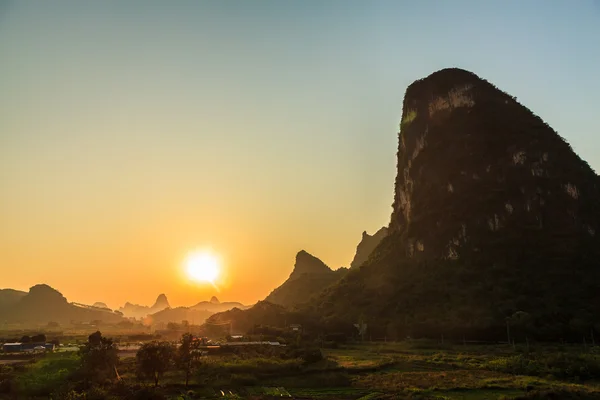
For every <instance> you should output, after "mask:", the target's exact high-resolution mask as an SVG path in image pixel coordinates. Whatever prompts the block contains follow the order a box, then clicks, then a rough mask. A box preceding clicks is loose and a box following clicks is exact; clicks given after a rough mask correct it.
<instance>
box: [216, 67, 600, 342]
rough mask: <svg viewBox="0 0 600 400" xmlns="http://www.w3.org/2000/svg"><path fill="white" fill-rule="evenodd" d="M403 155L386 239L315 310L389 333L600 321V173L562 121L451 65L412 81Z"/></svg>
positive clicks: (575, 331) (542, 329) (316, 314)
mask: <svg viewBox="0 0 600 400" xmlns="http://www.w3.org/2000/svg"><path fill="white" fill-rule="evenodd" d="M397 157H398V163H397V169H398V171H397V177H396V181H395V196H394V202H393V211H392V215H391V221H390V224H389V227H388V229H387V233H386V235H385V237H384V238H383V239H382V240H381V242H380V243H379V244H378V245H377V247H376V248H375V249H374V251H373V252H372V253H371V255H370V256H369V257H368V259H367V260H366V261H364V262H359V264H362V266H361V268H352V269H350V271H349V272H348V273H347V274H345V276H344V277H342V278H341V279H340V280H339V281H338V282H337V283H334V284H333V285H331V286H329V287H327V288H325V289H324V290H323V291H322V292H321V293H320V294H319V295H318V296H317V297H316V298H315V299H313V300H312V301H310V303H309V304H308V305H305V306H303V308H302V309H303V310H304V311H303V312H305V313H306V314H307V315H311V316H312V317H313V318H319V319H321V320H322V321H323V322H324V323H326V324H327V323H333V322H332V321H337V322H339V323H340V324H338V325H337V326H341V324H342V323H345V324H349V326H351V323H352V322H356V321H359V320H363V321H365V322H367V324H368V326H369V330H370V332H371V334H373V335H380V336H381V337H383V336H386V337H388V338H394V337H404V336H406V335H413V336H436V337H439V335H440V334H446V335H454V336H457V337H463V336H464V335H467V336H472V337H475V338H484V337H503V335H505V332H506V323H507V320H508V321H509V323H513V322H511V321H513V319H512V318H513V317H514V316H515V315H521V316H522V315H527V317H528V318H526V320H527V321H529V322H528V324H527V326H528V328H527V329H530V330H532V331H534V332H535V335H537V336H538V337H545V338H552V339H557V338H560V337H566V336H569V335H571V337H577V335H580V334H581V332H588V333H589V332H590V329H596V330H597V331H598V329H599V328H598V327H599V326H600V317H598V316H599V315H600V291H598V287H599V286H600V178H599V177H598V175H596V173H595V172H594V171H593V170H592V169H591V168H590V166H589V165H588V164H587V163H586V162H585V161H583V160H582V159H581V158H579V157H578V156H577V154H575V153H574V151H573V150H572V149H571V147H570V146H569V144H568V143H567V142H565V140H564V139H563V138H561V137H560V136H559V135H558V134H557V133H556V132H555V131H554V130H553V129H552V128H551V127H550V126H548V125H547V124H546V123H545V122H544V121H542V120H541V119H540V118H539V117H537V116H536V115H535V114H533V113H532V112H531V111H530V110H528V109H527V108H526V107H524V106H523V105H521V104H520V103H518V102H517V100H516V98H514V97H512V96H510V95H508V94H506V93H504V92H502V91H500V90H499V89H497V88H496V87H495V86H493V85H492V84H490V83H489V82H487V81H486V80H484V79H481V78H479V77H478V76H476V75H475V74H473V73H471V72H468V71H465V70H461V69H455V68H452V69H444V70H441V71H438V72H435V73H433V74H431V75H430V76H428V77H426V78H424V79H421V80H418V81H416V82H414V83H413V84H411V85H410V86H409V87H408V88H407V90H406V94H405V98H404V104H403V113H402V120H401V124H400V133H399V145H398V153H397ZM291 278H292V277H290V279H291ZM271 296H272V295H271ZM271 296H270V297H271ZM267 300H269V298H267ZM215 318H216V317H215ZM523 329H525V328H523ZM573 335H575V336H573ZM579 338H581V336H579Z"/></svg>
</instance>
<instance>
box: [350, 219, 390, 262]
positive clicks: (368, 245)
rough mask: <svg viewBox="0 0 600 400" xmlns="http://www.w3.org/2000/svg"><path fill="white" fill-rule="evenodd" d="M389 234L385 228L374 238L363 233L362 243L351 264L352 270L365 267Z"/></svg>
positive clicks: (375, 234) (376, 233)
mask: <svg viewBox="0 0 600 400" xmlns="http://www.w3.org/2000/svg"><path fill="white" fill-rule="evenodd" d="M387 233H388V230H387V228H386V227H385V226H384V227H383V228H381V229H379V230H378V231H377V232H375V233H374V234H373V236H371V235H369V234H368V233H367V232H366V231H365V232H363V234H362V238H361V240H360V243H359V244H358V246H357V247H356V254H355V255H354V259H353V260H352V262H351V263H350V268H358V267H360V266H361V265H363V264H364V263H365V261H367V260H368V259H369V256H370V255H371V253H373V250H375V247H377V245H378V244H379V243H380V242H381V241H382V240H383V238H384V237H386V236H387Z"/></svg>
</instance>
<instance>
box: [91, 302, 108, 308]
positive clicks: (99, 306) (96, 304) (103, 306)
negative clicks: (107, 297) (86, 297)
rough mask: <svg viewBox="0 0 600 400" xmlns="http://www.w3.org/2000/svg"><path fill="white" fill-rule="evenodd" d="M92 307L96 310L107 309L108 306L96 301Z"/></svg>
mask: <svg viewBox="0 0 600 400" xmlns="http://www.w3.org/2000/svg"><path fill="white" fill-rule="evenodd" d="M92 307H97V308H108V306H107V305H106V303H102V302H101V301H97V302H95V303H94V304H92Z"/></svg>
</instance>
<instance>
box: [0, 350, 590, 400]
mask: <svg viewBox="0 0 600 400" xmlns="http://www.w3.org/2000/svg"><path fill="white" fill-rule="evenodd" d="M268 351H271V350H268ZM322 353H323V356H324V358H323V359H321V360H318V361H315V362H310V363H307V362H306V361H303V360H302V359H301V358H287V359H282V358H281V357H279V356H277V355H275V354H269V355H265V354H261V353H254V352H249V353H248V354H246V353H241V354H239V353H238V354H219V355H211V356H206V357H204V358H203V361H202V364H201V366H200V368H199V369H198V370H197V371H196V372H195V373H194V376H193V377H192V380H191V381H190V386H189V387H188V389H185V388H184V385H183V374H182V372H181V371H176V370H172V371H169V372H168V373H167V374H166V375H165V376H164V377H163V379H162V381H161V384H160V386H159V387H158V388H157V389H154V388H152V387H150V385H149V384H150V382H148V383H147V384H146V383H143V382H142V383H141V382H140V380H139V377H137V376H136V373H135V359H134V358H128V359H122V360H121V363H120V365H119V374H120V376H121V378H122V380H121V382H118V383H112V384H111V385H108V386H107V385H104V386H102V387H98V388H94V389H93V390H91V391H89V392H86V396H85V397H77V396H83V393H79V394H78V392H77V389H73V390H72V391H71V394H65V391H63V393H62V394H56V393H58V392H57V391H54V392H53V389H55V388H56V387H59V386H60V385H61V384H62V383H64V382H65V381H68V379H69V376H70V374H72V373H73V371H75V370H76V366H77V360H78V356H77V354H76V353H71V354H69V353H59V354H53V355H49V356H47V357H46V358H43V359H41V360H38V361H37V362H34V363H31V364H29V365H27V366H24V367H20V370H19V371H18V373H16V380H15V382H14V383H13V384H14V385H16V388H17V389H18V390H19V391H20V393H22V394H24V395H27V396H32V398H36V397H35V396H38V397H37V398H49V396H53V397H50V398H55V399H75V398H79V399H86V400H87V399H92V398H93V399H96V398H106V399H120V398H143V397H144V396H146V397H148V396H156V397H148V398H155V399H181V400H184V399H200V398H206V399H209V398H221V399H227V398H229V399H237V398H239V399H242V398H244V399H246V398H251V399H269V398H295V399H361V400H366V399H392V398H411V399H473V400H474V399H519V398H523V399H543V398H556V399H563V398H566V399H569V398H572V399H595V398H600V352H599V351H598V348H597V347H591V348H583V346H560V345H536V346H532V347H531V349H529V351H527V349H525V348H516V349H514V348H513V347H512V346H508V345H495V346H483V345H471V346H469V345H467V346H465V345H462V344H456V345H439V344H437V343H434V342H428V341H405V342H399V343H368V344H353V345H345V346H340V347H339V348H335V349H322ZM0 387H1V384H0ZM125 389H127V390H130V391H131V392H132V393H133V391H134V390H137V391H138V393H139V392H140V390H141V391H145V392H143V393H145V394H142V395H139V396H142V397H129V396H128V395H127V394H124V393H125V392H124V390H125ZM13 390H14V388H13ZM53 393H54V394H53ZM66 393H68V391H67V392H66ZM127 393H129V392H127ZM67 396H71V397H67ZM0 398H1V394H0Z"/></svg>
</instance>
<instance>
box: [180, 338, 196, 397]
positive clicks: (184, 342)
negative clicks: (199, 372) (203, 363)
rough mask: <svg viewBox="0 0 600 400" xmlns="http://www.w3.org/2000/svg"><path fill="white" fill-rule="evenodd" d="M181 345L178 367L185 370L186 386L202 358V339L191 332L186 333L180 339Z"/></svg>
mask: <svg viewBox="0 0 600 400" xmlns="http://www.w3.org/2000/svg"><path fill="white" fill-rule="evenodd" d="M180 343H181V345H180V346H179V348H178V349H177V357H176V362H177V367H178V368H179V369H181V370H182V371H184V372H185V387H186V388H187V387H188V383H189V380H190V375H191V373H192V371H193V370H194V369H195V368H196V367H197V366H198V361H199V359H200V354H201V353H200V344H201V342H200V340H198V339H196V338H194V336H193V335H192V334H191V333H185V334H183V336H182V337H181V340H180Z"/></svg>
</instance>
